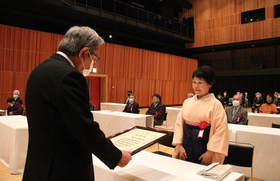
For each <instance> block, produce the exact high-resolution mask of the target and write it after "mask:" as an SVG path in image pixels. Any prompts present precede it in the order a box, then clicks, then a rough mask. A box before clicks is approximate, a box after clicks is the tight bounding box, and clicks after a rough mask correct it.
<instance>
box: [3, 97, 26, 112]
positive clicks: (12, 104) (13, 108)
mask: <svg viewBox="0 0 280 181" xmlns="http://www.w3.org/2000/svg"><path fill="white" fill-rule="evenodd" d="M7 103H8V105H9V107H8V108H7V114H8V115H9V116H12V115H22V111H23V109H22V107H21V105H20V103H18V102H16V101H15V100H14V98H12V97H9V98H8V99H7Z"/></svg>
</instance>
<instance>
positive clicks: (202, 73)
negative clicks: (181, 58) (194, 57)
mask: <svg viewBox="0 0 280 181" xmlns="http://www.w3.org/2000/svg"><path fill="white" fill-rule="evenodd" d="M194 77H197V78H203V79H204V80H205V81H206V82H207V83H208V84H210V85H213V84H214V82H215V71H214V69H213V68H211V67H210V66H206V65H204V66H201V67H199V68H198V69H196V70H195V71H194V72H193V74H192V78H194Z"/></svg>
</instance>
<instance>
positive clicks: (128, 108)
mask: <svg viewBox="0 0 280 181" xmlns="http://www.w3.org/2000/svg"><path fill="white" fill-rule="evenodd" d="M138 109H139V104H138V103H137V102H133V103H132V104H130V103H127V104H126V105H125V108H124V110H123V112H127V113H139V110H138Z"/></svg>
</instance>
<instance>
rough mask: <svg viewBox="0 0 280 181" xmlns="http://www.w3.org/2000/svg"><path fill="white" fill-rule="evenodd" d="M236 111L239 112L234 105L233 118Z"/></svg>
mask: <svg viewBox="0 0 280 181" xmlns="http://www.w3.org/2000/svg"><path fill="white" fill-rule="evenodd" d="M236 112H237V108H236V107H234V108H233V113H232V119H233V118H234V115H235V114H236Z"/></svg>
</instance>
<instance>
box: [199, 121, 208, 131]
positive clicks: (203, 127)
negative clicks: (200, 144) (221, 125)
mask: <svg viewBox="0 0 280 181" xmlns="http://www.w3.org/2000/svg"><path fill="white" fill-rule="evenodd" d="M198 126H199V128H200V129H205V128H206V127H207V123H205V122H200V123H199V125H198Z"/></svg>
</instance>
